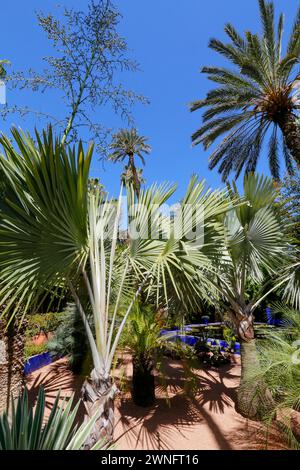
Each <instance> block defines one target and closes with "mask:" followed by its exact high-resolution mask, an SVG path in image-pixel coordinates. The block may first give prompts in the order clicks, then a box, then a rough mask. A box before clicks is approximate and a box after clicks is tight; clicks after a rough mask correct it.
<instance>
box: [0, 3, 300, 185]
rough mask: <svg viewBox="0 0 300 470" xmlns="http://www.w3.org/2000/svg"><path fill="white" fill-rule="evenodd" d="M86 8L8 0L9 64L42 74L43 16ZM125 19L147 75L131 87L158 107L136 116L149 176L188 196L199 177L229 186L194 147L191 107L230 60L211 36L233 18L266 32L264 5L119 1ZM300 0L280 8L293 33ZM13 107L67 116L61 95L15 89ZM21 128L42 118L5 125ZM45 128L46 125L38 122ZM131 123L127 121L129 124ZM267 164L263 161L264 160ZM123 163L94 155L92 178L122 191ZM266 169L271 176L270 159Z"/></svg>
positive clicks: (107, 115) (103, 118) (101, 114)
mask: <svg viewBox="0 0 300 470" xmlns="http://www.w3.org/2000/svg"><path fill="white" fill-rule="evenodd" d="M58 3H59V4H62V5H66V6H73V7H74V8H79V9H84V7H85V5H86V4H87V1H86V0H62V1H61V2H58V1H57V0H43V1H42V2H41V1H40V0H26V1H20V0H18V1H16V0H12V1H10V2H2V4H1V20H2V21H1V29H0V39H1V44H2V52H1V56H2V57H1V58H7V59H9V60H10V61H11V62H12V64H13V68H14V69H15V70H24V69H27V68H28V67H32V68H34V69H37V70H39V69H41V67H42V66H43V62H42V57H44V56H47V55H50V54H51V52H52V50H51V47H50V44H49V41H48V40H47V38H46V37H45V35H44V33H43V31H42V30H41V29H40V28H39V27H38V25H37V21H36V18H35V11H36V10H38V9H41V8H42V9H43V11H44V12H48V11H51V12H54V11H55V9H56V5H57V4H58ZM115 3H116V5H117V6H118V7H119V9H120V11H121V13H122V14H123V20H122V21H121V24H120V28H119V30H120V32H121V34H122V35H123V36H124V37H125V38H126V39H127V42H128V45H129V47H130V48H131V49H132V55H133V57H134V58H136V59H137V60H138V62H139V63H140V65H141V69H142V72H140V73H137V74H134V75H133V74H127V75H126V76H124V82H125V84H126V85H127V86H128V87H130V88H133V89H134V90H135V91H136V92H139V93H142V94H144V95H145V96H147V97H148V98H149V100H150V105H148V106H146V107H144V106H140V105H139V106H137V107H136V108H135V109H134V117H135V122H136V126H137V128H138V130H139V132H140V133H141V134H143V135H146V136H148V137H149V143H150V144H151V146H152V153H151V155H150V156H149V158H148V159H147V166H146V168H145V170H144V176H145V178H146V180H147V183H152V182H153V181H165V180H167V181H171V182H178V184H179V187H180V190H179V194H181V193H182V191H183V190H184V188H185V187H186V185H187V182H188V180H189V177H190V175H191V174H193V173H197V174H199V176H200V177H204V178H205V179H206V180H207V183H208V185H209V186H212V187H218V186H220V185H221V180H220V177H219V175H218V173H217V170H214V171H209V170H208V165H207V159H208V152H204V151H203V149H202V148H200V147H196V148H192V147H191V142H190V136H191V134H192V132H193V131H194V130H195V129H196V128H197V127H198V126H199V124H200V117H201V115H200V114H199V113H193V114H191V113H190V112H189V111H188V103H189V102H190V101H192V100H195V99H200V98H203V97H204V95H205V93H206V91H207V90H208V89H209V88H210V87H211V83H209V82H208V81H207V79H206V78H205V76H204V75H201V74H200V73H199V69H200V67H201V66H203V65H213V64H222V63H223V64H224V61H223V59H221V58H220V57H218V55H217V54H215V53H213V52H212V51H211V50H209V49H208V47H207V44H208V41H209V39H210V38H211V37H217V38H224V33H223V27H224V24H225V23H226V22H228V21H230V22H231V23H233V24H234V25H235V26H236V27H237V29H238V30H239V31H241V32H242V31H245V30H247V29H248V30H252V31H257V30H258V28H259V21H258V6H257V1H256V0H243V1H241V0H210V1H209V0H115ZM298 5H299V1H298V0H288V1H286V0H275V6H276V8H277V12H278V11H284V12H285V14H286V26H285V32H286V33H288V32H289V30H290V27H291V23H292V21H293V19H294V16H295V13H296V10H297V7H298ZM7 99H8V102H9V104H11V105H13V104H15V103H18V104H21V105H29V106H30V107H32V108H35V109H38V110H40V111H44V112H49V113H52V114H55V115H58V116H60V115H62V113H63V103H62V102H61V100H60V99H59V97H58V96H57V95H56V94H55V93H51V94H48V93H45V94H44V95H38V94H34V93H32V92H22V93H18V92H16V91H13V92H10V93H9V95H8V97H7ZM95 120H96V121H97V120H98V121H99V122H102V123H103V124H105V125H107V126H108V127H114V128H118V127H120V126H122V123H121V122H120V120H119V119H118V118H117V117H115V116H113V115H112V113H111V112H109V111H108V110H105V109H104V110H99V111H98V113H97V115H96V116H95ZM12 123H14V124H16V125H19V126H21V127H22V128H24V129H28V130H30V131H31V130H32V129H33V127H34V124H35V119H34V118H29V119H27V120H26V121H22V120H21V118H18V117H16V116H14V117H10V118H9V119H8V121H7V122H5V123H2V125H1V127H2V129H4V131H7V130H8V129H9V127H10V125H11V124H12ZM37 125H38V127H39V126H40V124H39V123H37ZM124 125H125V124H124V123H123V126H124ZM262 160H263V159H262ZM121 170H122V167H121V165H120V166H118V165H112V164H109V163H106V164H105V167H104V169H103V166H102V164H101V163H100V162H99V161H98V160H97V156H95V157H94V160H93V163H92V176H99V177H100V178H101V180H102V182H103V183H104V184H105V186H106V188H107V189H108V190H109V192H110V193H117V191H118V186H119V177H120V172H121ZM259 170H261V171H264V172H267V171H268V170H267V165H266V164H264V163H263V162H262V163H261V164H260V166H259Z"/></svg>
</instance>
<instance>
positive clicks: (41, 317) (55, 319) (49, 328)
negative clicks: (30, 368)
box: [24, 312, 65, 360]
mask: <svg viewBox="0 0 300 470" xmlns="http://www.w3.org/2000/svg"><path fill="white" fill-rule="evenodd" d="M64 321H65V314H64V312H48V313H35V314H31V315H28V317H27V322H26V331H25V345H24V358H25V360H27V359H28V358H30V357H31V356H35V355H36V354H41V353H43V352H45V351H48V345H47V343H46V342H45V343H43V344H35V343H34V342H33V341H32V340H33V338H34V336H36V335H38V334H39V333H41V332H43V333H45V334H48V333H54V332H55V331H56V330H57V329H58V328H59V326H60V325H61V324H62V323H63V322H64Z"/></svg>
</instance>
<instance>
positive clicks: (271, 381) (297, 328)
mask: <svg viewBox="0 0 300 470" xmlns="http://www.w3.org/2000/svg"><path fill="white" fill-rule="evenodd" d="M272 310H273V311H274V312H275V313H277V312H278V313H281V314H282V316H283V322H284V326H285V327H284V328H280V329H271V328H270V329H269V332H268V333H267V332H265V336H264V339H263V340H261V341H259V343H258V348H259V358H260V364H261V368H260V370H259V371H258V370H253V371H252V374H251V376H250V379H249V381H251V383H252V382H253V381H255V380H257V379H261V378H262V379H263V380H264V381H265V383H266V384H267V385H268V388H269V390H270V391H271V392H272V395H273V398H274V400H275V408H274V409H273V411H272V412H271V413H269V414H268V415H266V416H265V419H266V421H267V422H268V423H270V424H271V422H272V420H273V419H274V418H275V417H276V416H277V418H278V419H279V420H281V424H282V429H283V431H284V433H285V435H286V436H287V438H288V440H289V442H290V444H291V445H292V446H293V447H295V448H298V449H299V448H300V444H299V433H298V436H296V435H295V434H294V432H293V431H294V428H293V425H292V422H291V421H290V417H289V412H288V411H292V410H296V411H298V412H300V364H299V338H300V312H299V311H298V310H293V309H291V308H290V307H288V306H286V305H285V304H280V303H278V304H274V305H273V306H272ZM250 386H251V385H250ZM297 439H298V441H297Z"/></svg>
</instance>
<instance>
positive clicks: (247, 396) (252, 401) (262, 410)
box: [236, 315, 274, 421]
mask: <svg viewBox="0 0 300 470" xmlns="http://www.w3.org/2000/svg"><path fill="white" fill-rule="evenodd" d="M238 332H239V339H240V344H241V381H240V385H239V388H238V391H237V404H236V408H237V411H238V412H239V413H240V414H241V415H242V416H244V417H245V418H248V419H253V420H258V421H260V420H261V419H262V418H263V417H264V416H265V415H266V414H267V413H268V412H270V410H271V409H273V408H274V401H273V399H272V395H271V393H270V391H269V390H268V388H267V386H266V384H265V382H264V381H263V380H262V379H260V378H257V379H256V378H254V375H256V374H257V373H258V371H259V370H260V363H259V357H258V352H257V348H256V342H255V339H254V326H253V317H252V316H249V315H245V316H244V317H243V318H242V319H240V321H239V325H238Z"/></svg>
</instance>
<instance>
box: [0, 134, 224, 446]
mask: <svg viewBox="0 0 300 470" xmlns="http://www.w3.org/2000/svg"><path fill="white" fill-rule="evenodd" d="M12 134H13V137H14V140H15V143H16V144H17V146H18V150H16V149H15V148H14V147H13V145H12V143H11V141H10V140H9V139H8V138H7V137H5V136H2V137H1V139H0V141H1V144H2V146H3V147H4V151H5V156H4V155H1V156H0V168H2V169H3V171H4V172H5V174H6V176H7V181H8V184H9V189H10V190H11V193H12V196H11V197H7V198H6V199H5V200H4V201H3V203H2V208H1V221H0V273H1V277H0V281H1V285H0V301H1V302H4V301H5V299H6V298H8V297H9V299H10V300H9V302H7V307H6V308H5V309H4V311H3V315H5V314H6V313H7V311H8V309H9V308H10V307H11V305H14V311H16V310H17V309H18V307H19V305H20V304H21V303H22V305H23V306H24V307H23V315H25V314H26V312H28V310H29V308H30V306H32V308H34V307H35V305H36V304H37V302H38V301H39V300H40V299H41V295H42V294H43V293H44V292H45V291H46V292H51V291H53V290H54V289H55V288H56V286H60V287H61V286H68V288H69V290H70V292H71V294H72V296H73V299H74V301H75V304H76V307H77V309H78V311H79V313H80V316H81V318H82V321H83V324H84V326H85V331H86V335H87V340H88V344H89V347H90V350H91V355H92V362H93V369H92V372H91V374H90V376H89V377H87V379H86V381H85V383H84V386H83V400H84V404H85V406H86V410H87V416H89V417H91V416H93V415H94V414H95V411H96V410H97V411H99V410H100V413H99V415H98V419H97V421H96V423H95V427H94V428H93V432H92V433H91V435H90V438H89V440H88V442H87V444H86V445H87V446H90V447H91V446H92V445H93V444H94V443H95V442H97V441H98V440H99V438H101V437H107V438H108V439H112V432H113V427H114V411H113V406H114V397H115V395H116V393H117V389H116V385H115V383H114V381H113V377H112V374H111V369H112V363H113V360H114V356H115V353H116V350H117V347H118V344H119V340H120V336H121V334H122V331H123V329H124V326H125V324H126V322H127V319H128V316H129V314H130V312H131V310H132V307H133V306H134V304H135V302H136V300H137V298H138V297H139V295H140V293H141V291H142V290H143V295H144V296H146V297H147V295H154V296H155V298H156V301H157V304H167V305H168V292H167V285H168V283H171V284H172V286H173V289H174V291H175V292H176V293H177V295H178V297H180V298H182V299H183V301H184V302H185V304H186V303H187V302H188V301H189V299H192V298H193V297H199V296H201V297H206V298H207V296H208V292H209V290H210V285H211V284H210V281H209V273H212V272H214V271H215V270H214V266H213V263H212V258H213V259H215V258H216V257H217V255H218V252H219V247H220V246H221V240H222V234H221V233H219V225H218V224H217V223H216V218H217V217H218V216H219V215H220V214H222V213H223V212H224V211H226V210H228V209H229V207H230V202H229V201H228V199H227V198H226V197H224V193H223V192H220V191H213V192H211V191H204V183H203V182H201V183H200V182H198V181H197V178H196V177H193V178H192V179H191V181H190V184H189V186H188V188H187V190H186V194H185V196H184V198H183V200H182V203H181V206H182V211H181V213H180V212H177V213H176V215H175V216H174V217H173V218H168V217H166V215H165V214H164V213H163V211H161V207H162V205H163V204H164V203H165V202H166V201H168V199H169V198H170V197H171V196H172V195H173V193H174V191H175V189H176V187H175V186H169V185H161V186H157V185H152V186H151V187H150V188H149V189H147V190H145V191H142V192H141V193H140V196H139V200H138V203H136V198H135V191H134V189H133V187H132V186H130V187H129V188H128V189H127V201H128V210H127V215H128V222H127V226H128V240H127V243H126V245H123V246H122V249H118V245H117V240H118V226H119V216H120V211H121V201H122V187H121V190H120V197H119V199H118V201H117V203H116V201H115V200H112V203H110V201H109V199H108V198H107V197H104V196H103V193H102V192H99V191H98V192H96V193H95V192H91V191H89V188H88V174H89V167H90V162H91V158H92V147H89V149H88V150H87V152H86V154H85V152H84V150H83V147H82V145H81V144H79V146H78V149H77V151H76V152H75V149H66V148H65V147H64V146H62V145H61V144H60V142H59V140H57V139H54V138H53V136H52V131H51V129H50V130H49V132H48V134H47V133H46V132H44V134H43V138H41V137H40V136H39V135H38V134H36V140H37V144H35V143H34V141H33V139H32V138H31V137H30V136H29V135H27V136H25V135H24V134H21V133H20V132H19V131H17V130H16V129H13V130H12ZM9 194H10V193H9ZM203 211H205V220H204V218H203ZM182 213H183V214H184V218H185V220H184V224H181V230H180V231H179V230H178V228H179V226H180V222H181V215H182ZM195 229H198V230H195ZM192 235H193V236H192ZM203 236H204V237H205V238H204V240H205V243H204V241H203ZM121 304H122V305H124V304H125V305H126V310H125V314H124V316H123V318H122V320H121V321H120V322H119V321H118V312H119V307H120V305H121ZM90 313H91V314H92V317H93V321H92V325H91V323H90V321H89V316H90Z"/></svg>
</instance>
